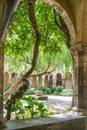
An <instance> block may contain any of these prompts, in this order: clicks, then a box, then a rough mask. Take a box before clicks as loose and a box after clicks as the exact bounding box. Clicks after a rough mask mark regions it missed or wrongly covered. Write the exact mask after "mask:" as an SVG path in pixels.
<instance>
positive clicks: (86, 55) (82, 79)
mask: <svg viewBox="0 0 87 130" xmlns="http://www.w3.org/2000/svg"><path fill="white" fill-rule="evenodd" d="M72 52H73V57H74V74H75V85H74V106H76V107H78V111H79V112H82V113H83V115H87V44H86V43H77V44H75V45H73V47H72Z"/></svg>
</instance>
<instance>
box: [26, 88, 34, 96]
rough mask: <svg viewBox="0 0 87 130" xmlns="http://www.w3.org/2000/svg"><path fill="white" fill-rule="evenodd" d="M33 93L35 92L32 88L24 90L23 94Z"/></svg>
mask: <svg viewBox="0 0 87 130" xmlns="http://www.w3.org/2000/svg"><path fill="white" fill-rule="evenodd" d="M33 94H35V92H34V90H32V89H28V90H26V92H25V95H33Z"/></svg>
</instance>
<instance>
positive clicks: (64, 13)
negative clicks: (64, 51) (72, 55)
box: [44, 0, 76, 45]
mask: <svg viewBox="0 0 87 130" xmlns="http://www.w3.org/2000/svg"><path fill="white" fill-rule="evenodd" d="M44 1H45V2H47V3H48V4H49V5H50V6H52V7H53V8H54V9H55V10H56V11H57V12H58V13H59V14H60V16H61V17H62V18H63V20H64V22H65V24H66V26H67V28H68V31H69V34H70V37H71V45H72V44H74V43H76V30H75V25H74V19H73V15H72V13H71V10H70V9H69V6H68V2H67V1H62V2H61V1H60V0H57V1H56V0H44Z"/></svg>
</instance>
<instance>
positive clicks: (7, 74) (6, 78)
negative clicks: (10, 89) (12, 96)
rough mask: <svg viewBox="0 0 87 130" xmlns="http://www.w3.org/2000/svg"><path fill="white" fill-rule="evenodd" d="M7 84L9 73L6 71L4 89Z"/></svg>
mask: <svg viewBox="0 0 87 130" xmlns="http://www.w3.org/2000/svg"><path fill="white" fill-rule="evenodd" d="M8 84H9V73H8V72H7V71H6V72H5V73H4V89H5V88H6V87H7V86H8Z"/></svg>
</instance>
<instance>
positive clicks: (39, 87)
mask: <svg viewBox="0 0 87 130" xmlns="http://www.w3.org/2000/svg"><path fill="white" fill-rule="evenodd" d="M37 90H41V91H43V93H44V94H51V93H52V90H51V88H49V87H45V86H41V85H40V86H38V87H37Z"/></svg>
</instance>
